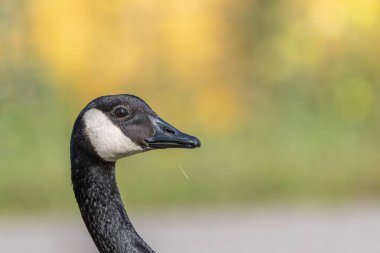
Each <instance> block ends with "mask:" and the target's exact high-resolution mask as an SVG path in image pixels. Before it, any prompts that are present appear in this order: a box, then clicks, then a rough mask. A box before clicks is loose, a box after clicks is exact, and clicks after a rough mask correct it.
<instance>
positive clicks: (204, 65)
mask: <svg viewBox="0 0 380 253" xmlns="http://www.w3.org/2000/svg"><path fill="white" fill-rule="evenodd" d="M223 4H224V3H223V1H203V0H192V1H190V0H188V1H171V0H164V1H160V2H159V3H158V2H154V1H144V0H143V1H141V0H130V1H122V0H118V1H107V2H106V1H91V0H75V1H74V0H56V1H50V0H35V1H33V4H31V12H30V13H31V15H30V16H31V24H32V28H33V39H34V43H35V47H36V48H37V49H38V51H39V53H40V54H41V55H42V57H43V58H44V59H45V60H46V62H47V63H48V64H49V65H50V66H52V69H53V71H54V72H55V73H56V75H57V76H58V78H59V79H61V80H63V81H62V82H60V83H61V85H63V86H62V87H61V88H62V89H66V90H69V91H71V92H73V93H76V94H80V96H81V98H82V99H83V100H88V99H90V98H92V97H94V96H98V95H103V94H110V93H117V92H129V88H132V87H133V88H132V89H133V90H134V91H136V90H137V91H140V92H139V93H142V94H143V95H144V93H149V90H155V88H154V86H156V85H158V84H156V83H157V82H162V80H156V79H162V78H164V80H171V81H170V83H169V85H167V86H165V87H166V88H167V89H175V90H186V91H188V92H189V93H190V96H189V99H190V98H194V99H196V100H194V101H193V102H192V103H195V104H197V103H199V104H201V106H199V108H200V109H199V110H200V111H199V112H198V113H199V115H201V117H203V122H209V123H210V124H212V125H210V129H211V128H215V127H216V128H217V127H218V126H220V127H221V128H223V129H227V128H228V127H227V122H232V121H233V120H234V119H235V117H236V116H237V113H236V111H237V106H238V104H237V101H236V98H235V97H234V93H233V92H229V90H230V88H229V86H231V85H232V84H229V83H225V82H222V80H223V79H224V77H225V73H220V70H218V68H217V66H218V64H219V62H220V60H221V58H222V57H224V56H223V53H224V51H225V50H224V48H225V45H224V40H223V36H224V29H225V24H224V23H223V19H222V18H221V12H220V8H221V7H222V6H223ZM166 82H167V81H166ZM135 83H139V86H137V87H138V88H136V86H133V85H135ZM214 83H223V85H218V86H214V85H212V86H210V84H214ZM211 87H212V88H211ZM192 93H193V94H194V95H192ZM145 96H146V95H145ZM229 101H234V103H235V102H236V104H234V105H232V106H230V108H231V109H228V110H225V109H224V108H223V105H224V104H226V103H227V104H231V102H229ZM165 102H169V101H165ZM169 103H170V102H169ZM221 108H223V118H220V117H219V116H216V115H219V114H220V110H221ZM189 109H190V108H189ZM213 117H216V118H213ZM218 121H221V122H218Z"/></svg>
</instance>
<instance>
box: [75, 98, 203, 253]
mask: <svg viewBox="0 0 380 253" xmlns="http://www.w3.org/2000/svg"><path fill="white" fill-rule="evenodd" d="M200 146H201V143H200V141H199V139H197V138H196V137H194V136H191V135H188V134H185V133H183V132H181V131H179V130H177V129H176V128H175V127H173V126H172V125H170V124H169V123H167V122H166V121H164V120H163V119H162V118H160V117H159V116H158V115H157V114H156V113H155V112H154V111H153V110H152V109H151V108H150V107H149V106H148V105H147V103H145V102H144V101H143V100H142V99H140V98H138V97H136V96H133V95H127V94H120V95H109V96H102V97H98V98H96V99H94V100H93V101H91V102H90V103H89V104H88V105H87V106H86V107H85V108H84V109H83V110H82V111H81V112H80V113H79V115H78V117H77V119H76V121H75V123H74V126H73V130H72V135H71V142H70V160H71V180H72V185H73V190H74V194H75V198H76V200H77V203H78V206H79V209H80V212H81V216H82V219H83V221H84V223H85V225H86V227H87V230H88V232H89V233H90V235H91V237H92V239H93V241H94V243H95V245H96V247H97V248H98V250H99V252H101V253H106V252H107V253H108V252H112V253H148V252H149V253H150V252H154V251H153V250H152V249H151V248H150V247H149V246H148V244H147V243H146V242H145V241H144V240H143V239H142V238H141V237H140V236H139V235H138V233H137V232H136V230H135V229H134V227H133V225H132V223H131V221H130V219H129V218H128V215H127V212H126V210H125V208H124V204H123V201H122V198H121V196H120V192H119V189H118V186H117V183H116V176H115V165H116V161H117V160H118V159H120V158H123V157H126V156H130V155H133V154H137V153H141V152H145V151H149V150H154V149H166V148H189V149H192V148H197V147H200Z"/></svg>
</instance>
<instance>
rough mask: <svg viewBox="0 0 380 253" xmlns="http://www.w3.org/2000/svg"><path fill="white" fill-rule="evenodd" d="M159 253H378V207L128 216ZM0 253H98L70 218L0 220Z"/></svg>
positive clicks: (269, 207)
mask: <svg viewBox="0 0 380 253" xmlns="http://www.w3.org/2000/svg"><path fill="white" fill-rule="evenodd" d="M131 217H133V221H134V224H135V226H136V228H137V230H138V231H139V233H140V234H141V235H142V236H143V237H144V238H145V240H146V241H147V242H148V243H149V244H150V245H151V246H152V248H153V249H155V250H156V251H157V252H161V253H179V252H181V253H187V252H192V253H194V252H201V253H202V252H207V253H212V252H218V253H224V252H229V253H230V252H260V253H270V252H272V253H278V252H281V253H298V252H299V253H340V252H342V253H351V252H352V253H354V252H355V253H372V252H377V253H378V252H380V205H378V204H355V205H344V206H335V207H281V206H267V207H260V208H257V207H256V208H245V209H239V210H226V209H211V210H202V211H199V210H198V211H184V210H176V211H170V212H164V211H158V212H155V214H154V215H153V213H149V214H147V213H137V212H136V211H135V212H133V213H132V214H131ZM0 252H2V253H8V252H10V253H18V252H28V253H48V252H49V253H51V252H56V253H61V252H62V253H63V252H65V253H67V252H70V253H75V252H78V253H79V252H80V253H87V252H97V251H96V249H95V248H94V246H93V244H92V241H91V239H90V237H89V236H88V234H87V232H86V230H85V228H84V226H83V224H82V222H81V221H80V220H78V219H69V218H54V217H49V218H34V219H32V220H27V219H15V218H13V219H10V218H6V217H3V218H2V219H0Z"/></svg>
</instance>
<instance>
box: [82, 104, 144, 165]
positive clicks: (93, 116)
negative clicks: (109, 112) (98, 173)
mask: <svg viewBox="0 0 380 253" xmlns="http://www.w3.org/2000/svg"><path fill="white" fill-rule="evenodd" d="M83 119H84V123H85V126H86V130H85V131H86V134H87V136H88V137H89V138H90V141H91V144H92V146H93V147H94V149H95V151H96V153H98V155H99V156H100V157H101V158H103V159H104V160H106V161H116V160H117V159H119V158H122V157H125V156H128V155H132V154H135V153H138V152H141V151H142V148H141V147H139V146H137V145H136V144H135V143H134V142H133V141H131V139H129V138H128V137H127V136H125V135H124V134H123V132H122V131H121V130H120V128H119V127H117V126H116V125H115V124H113V123H112V121H111V120H110V119H108V117H107V116H106V115H105V114H104V113H103V112H101V111H100V110H98V109H90V110H88V111H87V112H86V113H85V114H84V116H83Z"/></svg>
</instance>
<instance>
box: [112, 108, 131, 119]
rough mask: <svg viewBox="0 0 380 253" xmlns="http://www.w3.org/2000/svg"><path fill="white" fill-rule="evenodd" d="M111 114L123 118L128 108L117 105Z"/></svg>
mask: <svg viewBox="0 0 380 253" xmlns="http://www.w3.org/2000/svg"><path fill="white" fill-rule="evenodd" d="M113 114H114V115H115V116H116V117H118V118H123V117H125V116H127V115H128V110H127V109H126V108H124V107H118V108H116V109H115V110H114V112H113Z"/></svg>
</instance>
